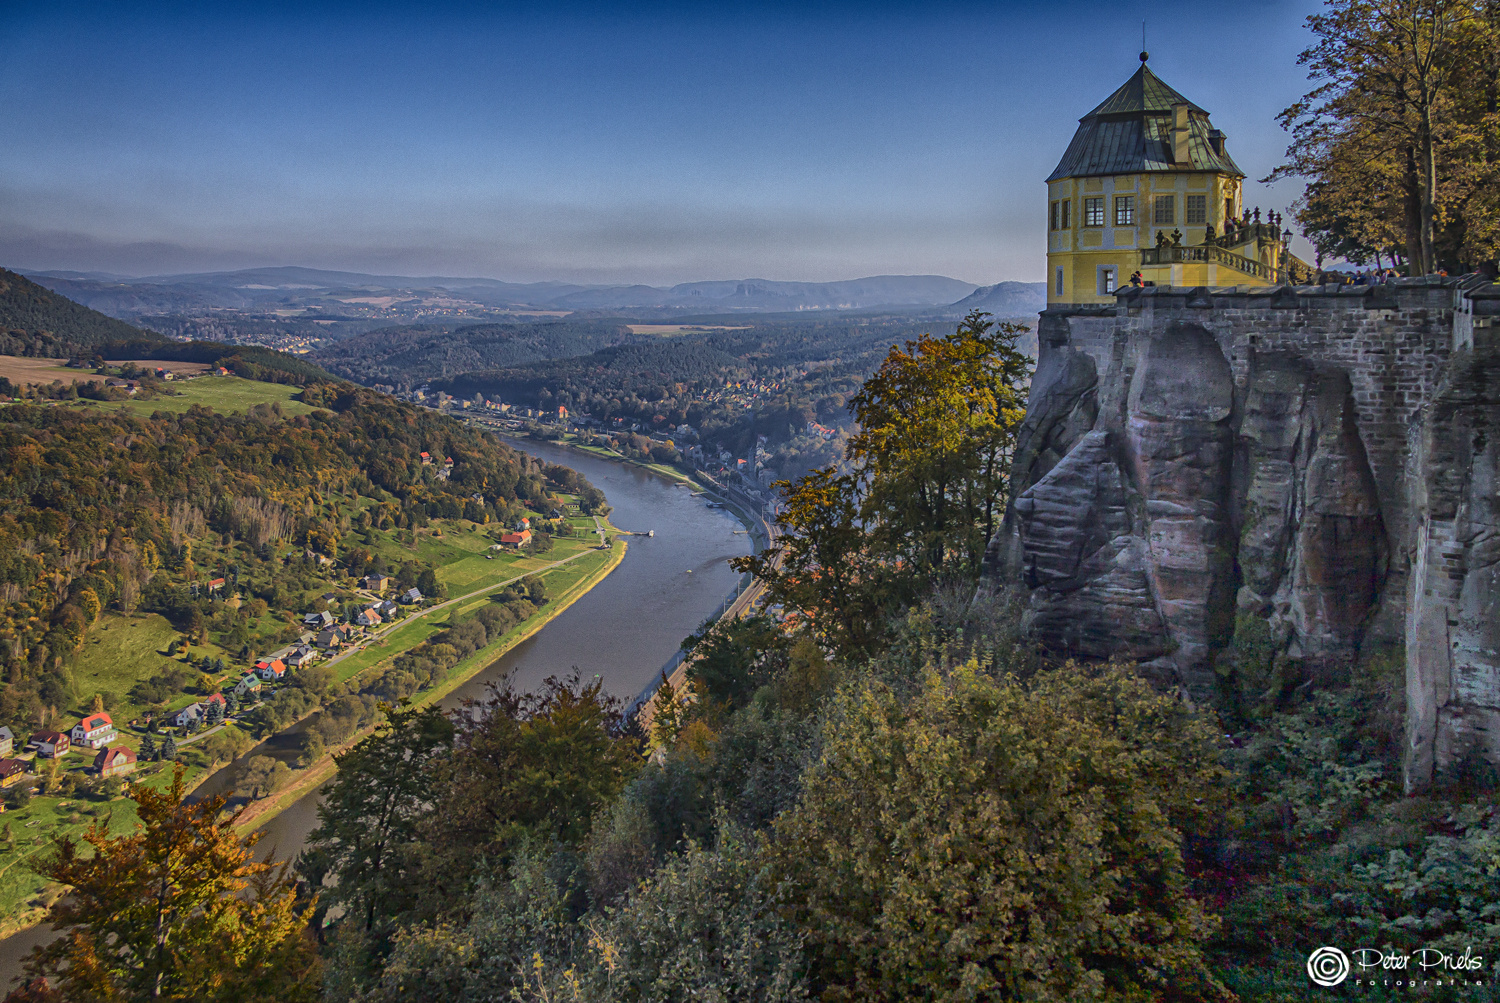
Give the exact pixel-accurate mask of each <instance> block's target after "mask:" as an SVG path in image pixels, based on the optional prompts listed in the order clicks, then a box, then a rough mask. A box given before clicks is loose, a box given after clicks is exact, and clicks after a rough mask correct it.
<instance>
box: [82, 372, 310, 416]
mask: <svg viewBox="0 0 1500 1003" xmlns="http://www.w3.org/2000/svg"><path fill="white" fill-rule="evenodd" d="M171 387H172V389H173V390H176V391H177V394H176V395H175V396H171V397H154V398H152V399H151V400H140V401H137V400H126V401H86V402H80V403H79V404H78V405H76V406H79V407H92V408H101V409H106V410H111V411H128V412H130V413H131V414H136V415H141V416H143V417H144V416H147V415H150V414H153V413H155V412H157V411H164V412H167V413H172V414H181V413H183V412H185V411H187V410H188V408H190V407H192V406H193V405H194V404H199V405H202V406H203V407H211V408H213V409H214V410H215V411H217V412H219V413H220V414H231V413H233V412H236V411H247V410H249V409H250V408H252V407H254V406H255V405H256V404H272V403H274V404H279V405H281V410H282V413H283V414H311V413H312V412H313V411H314V410H315V409H314V408H312V407H309V406H308V405H306V404H303V403H302V402H301V401H296V400H292V398H293V397H294V396H295V395H296V394H298V393H300V392H301V387H295V386H291V385H289V384H285V383H262V382H260V381H259V380H245V379H240V378H239V377H238V376H200V377H198V378H197V379H194V380H185V381H183V382H181V383H172V384H171Z"/></svg>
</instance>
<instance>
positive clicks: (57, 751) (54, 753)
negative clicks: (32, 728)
mask: <svg viewBox="0 0 1500 1003" xmlns="http://www.w3.org/2000/svg"><path fill="white" fill-rule="evenodd" d="M29 744H31V745H33V746H35V747H36V754H37V755H38V756H40V757H41V758H43V759H56V758H57V757H58V756H66V755H67V754H68V749H69V748H71V747H72V743H71V742H69V741H68V736H67V735H64V734H63V733H62V732H60V731H37V732H33V733H32V735H31V742H30V743H29Z"/></svg>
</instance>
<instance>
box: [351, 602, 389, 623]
mask: <svg viewBox="0 0 1500 1003" xmlns="http://www.w3.org/2000/svg"><path fill="white" fill-rule="evenodd" d="M354 622H355V623H357V624H359V625H360V626H361V627H375V626H378V625H379V624H381V623H383V622H384V621H383V620H382V619H381V616H380V614H379V613H377V612H376V611H375V607H373V606H372V607H370V608H369V609H367V610H365V611H364V612H363V613H361V614H360V615H359V616H357V617H355V618H354Z"/></svg>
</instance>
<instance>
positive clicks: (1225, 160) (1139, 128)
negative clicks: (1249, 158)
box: [1047, 63, 1245, 181]
mask: <svg viewBox="0 0 1500 1003" xmlns="http://www.w3.org/2000/svg"><path fill="white" fill-rule="evenodd" d="M1176 104H1185V105H1187V106H1188V156H1189V158H1190V161H1191V164H1192V166H1191V167H1190V168H1185V167H1174V165H1173V163H1172V106H1173V105H1176ZM1212 130H1213V123H1212V122H1210V121H1209V120H1208V112H1206V111H1204V110H1203V109H1202V108H1199V107H1198V106H1197V105H1195V104H1193V102H1191V101H1189V100H1188V99H1187V98H1185V97H1183V96H1182V95H1181V94H1179V93H1177V92H1176V91H1175V90H1173V89H1172V88H1170V87H1168V86H1167V85H1166V84H1165V83H1163V82H1162V81H1161V78H1160V77H1158V76H1157V75H1156V74H1155V73H1152V72H1151V70H1150V68H1148V67H1147V66H1146V64H1144V63H1142V64H1141V68H1140V69H1138V70H1136V71H1135V74H1134V75H1133V76H1132V77H1131V78H1130V79H1129V80H1127V81H1125V83H1124V84H1122V85H1121V86H1120V89H1119V90H1117V91H1115V92H1114V93H1113V94H1111V95H1110V96H1109V97H1108V98H1106V99H1105V100H1104V103H1103V104H1101V105H1099V107H1097V108H1095V109H1094V110H1093V111H1091V112H1089V113H1088V114H1087V115H1085V116H1084V117H1083V118H1081V119H1079V120H1078V131H1077V132H1076V133H1074V134H1073V142H1071V143H1069V144H1068V152H1066V153H1064V154H1063V158H1062V160H1061V161H1060V162H1059V163H1058V165H1057V169H1056V170H1054V171H1053V172H1052V173H1051V174H1050V175H1048V177H1047V180H1048V181H1056V180H1057V179H1058V178H1078V177H1089V176H1095V175H1101V174H1134V173H1136V172H1139V171H1170V170H1174V169H1175V170H1195V171H1220V172H1223V173H1225V174H1232V175H1234V176H1236V177H1241V178H1242V177H1244V176H1245V172H1244V171H1242V170H1240V169H1239V166H1238V165H1237V164H1235V162H1234V161H1233V160H1232V159H1231V158H1230V156H1229V154H1228V153H1224V154H1216V153H1214V151H1213V147H1212V146H1210V145H1209V141H1208V139H1209V133H1210V131H1212Z"/></svg>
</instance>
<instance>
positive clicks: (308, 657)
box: [286, 644, 318, 669]
mask: <svg viewBox="0 0 1500 1003" xmlns="http://www.w3.org/2000/svg"><path fill="white" fill-rule="evenodd" d="M317 660H318V652H317V649H315V648H313V647H310V646H309V645H306V644H304V645H301V646H300V647H298V648H297V649H296V650H295V651H293V652H292V653H291V654H290V655H287V656H286V665H287V668H289V669H300V668H301V667H302V666H304V665H307V664H309V663H310V662H315V661H317Z"/></svg>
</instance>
